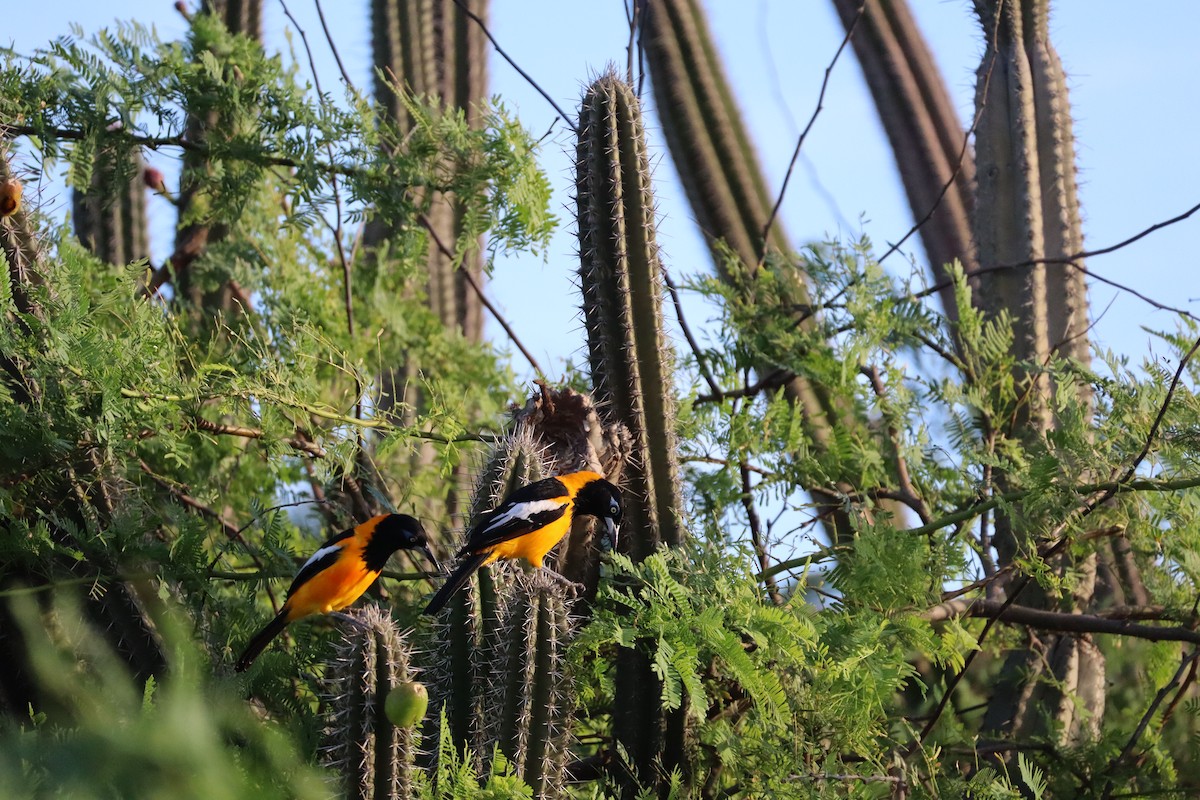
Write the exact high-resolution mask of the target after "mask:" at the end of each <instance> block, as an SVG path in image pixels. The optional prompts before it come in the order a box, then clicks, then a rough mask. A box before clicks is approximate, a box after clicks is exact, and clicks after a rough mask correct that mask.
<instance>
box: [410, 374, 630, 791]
mask: <svg viewBox="0 0 1200 800" xmlns="http://www.w3.org/2000/svg"><path fill="white" fill-rule="evenodd" d="M627 438H628V437H627V436H626V435H624V434H623V429H621V428H619V427H617V428H605V427H604V426H603V425H601V423H600V421H599V418H598V417H597V415H596V411H595V408H594V406H593V404H592V401H591V398H589V397H588V396H587V395H583V394H579V393H578V392H574V391H572V390H570V389H563V390H553V389H550V388H548V387H545V386H543V387H542V389H541V391H540V392H539V393H537V394H535V395H534V396H533V397H531V398H530V399H529V401H528V402H527V403H526V404H525V405H524V406H523V407H521V408H519V409H516V410H515V411H514V414H513V422H512V426H511V429H510V434H509V435H508V436H507V437H506V438H505V439H504V440H502V441H501V442H500V443H499V445H498V446H497V448H496V450H495V452H494V453H493V455H492V457H491V458H490V459H489V461H488V462H487V464H486V465H485V467H484V469H483V471H482V473H481V475H480V477H479V481H478V483H477V487H476V490H475V495H474V498H473V500H472V503H471V507H470V512H469V518H468V519H469V521H474V520H476V519H478V518H479V516H480V515H481V514H483V513H484V512H486V511H488V510H489V509H491V508H494V507H495V506H496V505H497V504H499V503H500V501H501V500H502V499H503V498H504V497H505V496H507V495H508V494H509V493H510V492H512V491H513V490H514V489H515V488H517V487H518V486H521V485H524V484H526V483H531V482H533V481H536V480H539V479H541V478H544V477H549V476H552V475H556V474H559V473H562V472H569V471H572V470H577V469H591V470H596V471H600V472H603V473H604V474H607V475H608V476H609V477H610V478H612V479H614V480H615V479H616V478H617V476H618V474H619V472H620V465H621V464H622V463H623V452H624V451H623V449H622V448H623V446H624V443H625V442H626V440H627ZM591 527H592V526H591V525H590V523H588V522H586V521H582V520H581V521H579V522H578V523H577V524H576V526H575V530H573V531H572V532H571V534H570V535H569V537H568V538H567V540H565V541H564V542H563V543H562V544H561V545H559V548H558V553H559V555H558V557H557V560H558V565H559V568H560V569H565V570H566V572H567V574H568V575H569V576H570V577H571V578H572V579H573V580H579V581H581V582H583V583H584V585H585V593H584V596H585V597H590V596H592V595H594V592H595V585H596V580H597V575H598V557H597V556H596V545H595V543H594V542H593V541H592V539H591V534H592V530H591ZM564 549H565V551H566V554H565V555H564ZM547 566H550V567H551V568H554V566H553V565H552V564H551V560H550V559H548V560H547ZM447 605H448V609H447V610H446V611H444V612H443V613H442V614H441V615H439V617H438V619H437V621H436V623H435V630H434V636H435V642H434V645H433V653H434V657H433V659H432V660H431V663H430V668H429V674H430V681H431V684H432V695H433V702H434V704H435V706H437V707H442V706H443V705H444V706H445V708H446V719H447V725H448V726H449V728H450V734H451V736H452V737H453V739H454V741H455V743H456V744H457V745H458V746H460V747H461V746H462V745H464V744H467V745H470V746H471V748H472V750H473V751H474V752H475V754H476V755H477V756H481V757H482V756H485V755H486V754H487V753H489V752H491V750H492V747H493V745H495V744H497V743H499V744H500V745H501V750H502V751H503V752H504V753H505V754H506V755H508V756H509V757H510V758H511V759H513V761H514V763H516V764H517V766H518V769H519V770H520V771H521V774H522V775H523V776H524V777H525V779H526V780H527V781H529V782H530V783H531V784H534V785H536V786H540V787H542V788H541V789H540V790H539V791H542V792H543V793H545V794H546V795H547V796H553V795H554V793H555V792H556V791H557V789H556V787H558V786H559V785H560V784H561V782H562V780H563V774H564V772H563V770H564V769H565V766H564V759H565V741H566V737H567V736H568V730H569V726H568V725H567V723H566V721H565V720H566V715H567V714H568V713H569V698H570V696H571V695H570V692H569V691H567V689H566V684H565V683H564V681H565V676H564V667H563V661H562V657H563V654H564V652H565V647H566V642H567V634H568V633H569V632H570V628H569V626H567V624H566V618H567V617H566V615H567V610H568V603H567V600H566V597H565V595H564V594H563V591H562V586H561V584H559V583H558V582H557V581H555V580H554V579H552V578H548V577H547V576H545V575H543V574H541V573H535V574H534V575H532V576H529V575H525V574H524V573H523V567H522V566H520V565H516V564H513V563H511V562H505V563H500V564H496V565H493V566H491V567H483V568H481V569H480V570H479V571H478V572H477V573H476V577H474V578H472V579H471V580H470V581H468V583H467V585H466V586H465V587H464V590H463V591H460V592H458V593H456V594H455V595H454V596H453V597H452V598H451V599H450V601H449V603H448V604H447ZM521 609H525V610H521ZM529 609H533V610H532V611H531V610H529ZM522 620H525V621H522ZM538 620H540V622H539V621H538ZM530 626H533V627H530ZM513 664H518V665H527V666H520V667H519V669H520V670H521V674H525V671H526V670H527V669H532V670H533V673H531V674H532V675H534V676H535V678H534V679H533V682H532V684H531V685H530V686H528V687H525V688H527V689H529V690H530V691H535V692H536V693H537V697H539V698H542V699H539V700H537V701H536V704H534V705H530V704H529V703H528V702H526V701H522V700H520V699H519V698H516V697H515V696H514V695H513V694H512V692H513V691H515V690H514V689H513V688H512V687H509V688H507V689H506V688H504V687H506V686H508V684H509V676H511V675H513V673H512V672H511V670H512V669H514V667H513V666H512V665H513ZM505 692H508V694H507V695H506V694H504V693H505ZM502 697H509V698H510V700H509V701H508V702H509V704H510V706H514V705H515V707H516V708H517V709H518V712H515V713H508V712H503V711H502V709H501V706H502V705H503V703H504V702H505V701H503V700H502V699H501V698H502ZM546 697H549V698H550V700H552V701H553V702H552V703H551V705H550V706H546V705H545V703H544V702H543V700H544V699H545V698H546ZM530 702H532V701H530ZM498 703H499V704H501V705H500V706H498V705H497V704H498ZM526 712H528V713H526ZM481 720H488V721H489V725H488V726H487V727H484V726H482V725H481V724H480V721H481ZM427 735H429V736H430V738H431V739H434V738H435V736H434V731H432V730H429V731H428V732H427Z"/></svg>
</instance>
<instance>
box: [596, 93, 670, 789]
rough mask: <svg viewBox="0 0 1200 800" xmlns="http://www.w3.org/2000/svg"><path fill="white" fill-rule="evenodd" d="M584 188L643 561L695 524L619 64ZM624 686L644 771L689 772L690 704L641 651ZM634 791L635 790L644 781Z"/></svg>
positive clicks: (630, 537) (628, 737)
mask: <svg viewBox="0 0 1200 800" xmlns="http://www.w3.org/2000/svg"><path fill="white" fill-rule="evenodd" d="M575 188H576V203H577V216H578V227H579V253H580V262H581V265H580V269H579V275H580V279H581V284H582V288H583V298H584V299H583V310H584V320H585V323H586V326H587V334H588V354H589V360H590V362H591V369H592V381H593V383H594V384H595V387H596V396H597V398H598V399H599V400H600V401H601V402H602V403H604V404H606V405H607V406H608V408H609V409H610V413H611V414H612V416H613V417H614V418H615V419H617V420H619V421H620V422H621V423H622V424H623V425H624V426H625V427H627V428H628V429H629V434H630V440H631V448H630V449H631V452H630V459H629V464H628V465H627V467H626V470H625V479H624V480H623V481H622V484H623V490H624V495H625V522H624V524H623V526H622V527H623V530H624V531H625V532H626V535H625V536H623V537H622V539H621V544H620V545H619V546H620V547H621V548H622V549H623V550H625V551H626V552H628V553H630V554H631V555H632V556H633V557H634V558H635V559H641V558H644V557H646V556H647V555H648V554H649V553H650V552H651V551H653V550H654V548H655V547H657V546H658V545H660V544H668V545H679V544H681V543H682V541H683V537H684V529H683V521H682V518H681V517H682V513H681V508H682V506H681V502H680V491H679V483H678V462H677V454H676V450H675V432H674V428H673V426H674V422H675V408H674V392H673V389H672V377H671V354H670V351H669V349H668V348H667V346H666V343H665V334H664V332H663V319H662V298H661V293H662V289H661V280H662V275H661V269H662V268H661V264H660V263H659V254H658V246H657V244H656V243H655V211H654V198H653V195H652V193H651V190H650V167H649V159H648V158H647V155H646V141H645V135H644V131H643V126H642V112H641V107H640V104H639V103H638V100H637V97H636V96H635V95H634V93H633V90H632V88H631V87H630V86H629V85H627V84H626V83H624V82H623V81H621V80H620V79H618V78H617V77H616V76H614V75H612V74H609V75H605V76H604V77H602V78H600V79H599V80H597V81H596V82H595V83H593V84H592V85H591V86H590V87H589V88H588V90H587V92H586V93H585V94H584V98H583V104H582V107H581V109H580V114H579V142H578V146H577V151H576V181H575ZM616 695H617V698H618V701H617V703H616V706H615V707H614V709H613V727H614V732H615V734H616V737H617V739H618V741H619V742H620V743H621V745H622V746H623V747H624V748H625V751H626V752H627V753H628V754H629V757H630V759H631V760H632V767H633V772H634V773H635V776H636V777H637V778H638V779H640V780H641V781H645V782H652V781H653V780H654V777H653V776H654V775H655V774H656V764H661V765H662V767H663V768H664V769H665V770H666V771H667V772H670V770H672V769H673V768H675V767H679V768H681V769H683V771H684V772H685V774H686V772H687V758H686V754H685V739H686V725H685V724H684V721H685V719H686V714H685V711H684V710H683V709H678V710H677V711H676V712H675V716H676V719H673V720H670V721H668V719H667V716H668V715H667V714H665V713H664V712H663V710H662V708H661V697H660V691H659V684H658V681H657V680H656V679H655V677H654V673H653V670H652V669H651V665H650V663H649V658H648V656H647V655H646V654H645V653H644V652H642V651H641V650H632V649H629V650H622V651H621V652H620V653H619V655H618V661H617V673H616ZM625 791H626V793H630V792H632V791H634V783H632V782H629V783H627V784H626V786H625Z"/></svg>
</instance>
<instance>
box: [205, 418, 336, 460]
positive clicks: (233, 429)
mask: <svg viewBox="0 0 1200 800" xmlns="http://www.w3.org/2000/svg"><path fill="white" fill-rule="evenodd" d="M192 425H193V427H195V428H196V430H201V431H205V432H206V433H216V434H220V435H222V436H238V437H241V438H243V439H262V438H264V437H265V435H266V434H265V433H264V432H263V431H262V430H261V429H260V428H248V427H246V426H244V425H226V424H224V423H220V422H212V421H210V420H207V419H204V418H203V417H196V419H195V420H193V422H192ZM283 442H284V443H285V444H287V446H288V447H291V448H292V449H293V450H299V451H300V452H302V453H307V454H308V455H310V456H312V457H313V458H324V457H325V455H326V452H325V448H324V447H321V445H319V444H317V443H315V442H310V441H306V440H305V439H301V438H300V437H298V436H289V437H286V438H284V439H283Z"/></svg>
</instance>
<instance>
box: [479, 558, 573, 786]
mask: <svg viewBox="0 0 1200 800" xmlns="http://www.w3.org/2000/svg"><path fill="white" fill-rule="evenodd" d="M570 608H571V601H570V600H569V599H568V598H567V597H566V590H565V588H564V587H563V584H562V583H561V582H559V581H557V580H555V579H554V578H551V577H550V576H548V575H547V574H546V573H544V572H534V573H527V574H526V573H518V574H517V575H516V577H515V580H514V582H513V585H512V586H511V587H510V588H509V589H508V591H506V592H505V594H504V600H503V602H502V604H501V611H500V614H499V616H498V618H497V620H496V625H495V628H494V630H493V631H491V634H490V642H489V657H488V665H489V667H490V672H489V674H488V676H487V683H486V685H487V689H486V692H485V694H484V703H483V719H484V720H486V721H487V730H486V737H487V738H486V740H485V748H486V749H489V750H490V749H491V746H492V745H495V746H497V747H499V748H500V751H501V752H502V753H504V755H505V756H506V757H507V758H508V759H509V761H510V762H511V763H513V764H514V765H515V766H516V768H517V771H518V773H519V774H520V775H521V777H522V778H523V779H524V780H525V782H526V783H528V784H529V785H530V787H531V788H532V789H533V792H534V796H535V797H546V798H551V797H560V796H561V794H562V786H563V781H564V779H565V777H566V765H567V756H568V754H569V752H570V748H569V744H570V742H571V712H572V711H573V710H574V699H573V694H572V691H571V687H570V683H569V682H568V680H567V678H566V676H565V675H564V673H563V669H564V663H565V660H566V659H565V653H566V648H567V645H568V644H569V642H570V639H571V634H572V625H571V621H570Z"/></svg>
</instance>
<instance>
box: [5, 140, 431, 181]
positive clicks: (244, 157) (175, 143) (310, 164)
mask: <svg viewBox="0 0 1200 800" xmlns="http://www.w3.org/2000/svg"><path fill="white" fill-rule="evenodd" d="M9 135H14V136H38V137H42V138H47V137H49V138H52V139H65V140H67V141H77V142H79V141H85V140H87V139H89V138H91V136H92V134H91V133H89V132H88V131H83V130H74V129H72V128H39V127H36V126H32V125H6V126H4V127H3V128H0V136H9ZM106 135H107V136H109V137H111V138H115V139H120V140H123V141H124V142H126V143H128V144H130V145H137V146H139V147H145V148H146V149H148V150H160V149H162V148H164V147H177V148H179V149H180V150H184V151H186V152H188V153H195V154H197V155H201V156H211V155H213V150H212V148H210V147H208V146H207V145H203V144H199V143H197V142H193V141H191V140H190V139H187V138H186V137H184V136H183V135H182V134H181V135H178V136H141V135H137V134H131V133H128V132H126V131H121V130H118V131H109V132H108V133H107V134H106ZM221 157H222V158H225V159H228V160H230V161H243V162H246V163H250V164H258V165H260V166H268V167H289V168H292V169H297V168H300V167H301V166H303V167H304V168H305V169H314V168H315V169H316V170H317V171H318V172H322V173H326V174H332V175H344V176H360V177H361V176H366V175H367V174H368V172H367V170H365V169H363V168H361V167H352V166H345V165H342V164H334V163H325V162H321V161H305V162H300V161H296V160H295V159H291V158H286V157H284V156H276V155H271V154H269V153H266V152H263V153H260V154H258V155H252V154H249V153H247V152H245V151H239V152H238V153H232V152H229V153H222V154H221ZM429 188H434V189H436V188H440V187H429Z"/></svg>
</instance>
